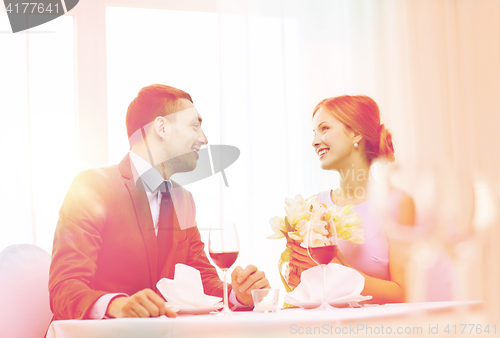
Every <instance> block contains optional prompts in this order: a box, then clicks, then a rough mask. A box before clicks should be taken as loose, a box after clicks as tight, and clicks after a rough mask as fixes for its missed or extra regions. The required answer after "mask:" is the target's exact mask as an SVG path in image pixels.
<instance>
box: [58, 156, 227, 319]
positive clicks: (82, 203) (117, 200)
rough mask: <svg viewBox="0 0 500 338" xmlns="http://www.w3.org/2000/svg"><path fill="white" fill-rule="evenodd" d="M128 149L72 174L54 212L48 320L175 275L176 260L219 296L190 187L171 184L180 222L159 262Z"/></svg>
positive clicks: (80, 313)
mask: <svg viewBox="0 0 500 338" xmlns="http://www.w3.org/2000/svg"><path fill="white" fill-rule="evenodd" d="M132 170H135V169H134V168H133V167H132V166H131V162H130V158H129V156H128V155H127V156H126V157H125V158H124V159H123V160H122V161H121V163H120V164H119V165H115V166H110V167H106V168H100V169H93V170H88V171H84V172H82V173H80V174H79V175H77V177H76V178H75V180H74V181H73V183H72V184H71V187H70V188H69V191H68V193H67V195H66V197H65V199H64V202H63V205H62V207H61V210H60V212H59V221H58V223H57V227H56V232H55V237H54V245H53V254H52V264H51V266H50V278H49V292H50V306H51V309H52V312H53V314H54V320H59V319H84V318H89V316H90V310H91V309H92V307H93V305H94V303H95V302H96V301H97V300H98V299H99V297H101V296H102V295H104V294H106V293H126V294H128V295H132V294H134V293H136V292H138V291H140V290H142V289H145V288H150V289H152V290H155V291H156V282H157V281H158V280H159V278H163V277H167V278H173V275H174V267H175V264H176V263H183V264H186V265H189V266H192V267H194V268H196V269H198V270H199V271H200V273H201V277H202V281H203V287H204V291H205V293H206V294H209V295H216V296H222V282H221V280H220V279H219V277H218V275H217V271H216V270H215V268H214V267H213V266H212V265H211V264H210V262H209V261H208V259H207V256H206V254H205V252H204V250H203V248H204V244H203V242H202V241H201V240H200V233H199V231H198V228H197V227H196V219H195V213H196V210H195V204H194V201H193V197H192V195H191V193H190V192H189V191H187V190H185V189H184V188H182V187H180V186H179V185H178V184H176V183H174V188H175V189H173V195H172V198H173V199H175V202H176V203H175V206H176V213H177V216H178V218H179V219H182V220H183V222H186V224H184V225H183V226H182V228H183V230H181V228H180V227H179V224H178V222H176V224H175V226H174V227H175V229H174V231H172V236H173V242H172V246H171V248H170V251H169V253H168V256H167V259H166V262H165V264H164V266H163V268H162V269H161V272H160V271H157V270H158V267H157V261H158V244H157V239H156V235H155V231H154V226H153V221H152V217H151V211H150V206H149V202H148V199H147V196H146V193H145V191H142V190H141V189H138V188H137V187H136V183H135V181H134V178H133V176H134V175H133V173H132Z"/></svg>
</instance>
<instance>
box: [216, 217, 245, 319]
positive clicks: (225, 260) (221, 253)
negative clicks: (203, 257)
mask: <svg viewBox="0 0 500 338" xmlns="http://www.w3.org/2000/svg"><path fill="white" fill-rule="evenodd" d="M208 252H209V254H210V257H211V258H212V260H213V262H214V263H215V264H216V265H217V266H218V267H219V268H220V269H222V272H223V274H224V308H223V309H222V311H221V312H220V313H221V314H224V315H227V314H230V313H232V311H231V309H229V305H228V292H227V269H229V268H230V267H231V266H232V265H233V264H234V262H235V261H236V258H238V254H239V252H240V246H239V241H238V232H237V231H236V226H235V225H234V223H223V224H218V225H214V226H211V227H210V232H209V235H208Z"/></svg>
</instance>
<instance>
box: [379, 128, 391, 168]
mask: <svg viewBox="0 0 500 338" xmlns="http://www.w3.org/2000/svg"><path fill="white" fill-rule="evenodd" d="M378 156H379V157H383V158H386V159H387V160H388V161H389V162H394V159H395V158H394V145H393V144H392V133H391V131H390V130H387V129H385V126H384V124H383V123H382V124H381V125H380V146H379V153H378Z"/></svg>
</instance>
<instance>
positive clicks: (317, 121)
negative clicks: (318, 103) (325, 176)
mask: <svg viewBox="0 0 500 338" xmlns="http://www.w3.org/2000/svg"><path fill="white" fill-rule="evenodd" d="M312 127H313V133H314V138H313V141H312V146H313V147H314V150H315V152H316V154H317V155H318V156H319V159H320V165H321V168H322V169H325V170H339V169H342V168H348V167H349V166H350V164H349V163H348V159H349V157H350V155H351V153H352V152H353V149H354V147H353V144H354V132H353V131H352V130H350V129H349V128H347V127H346V126H345V125H344V124H343V123H342V122H340V121H339V120H337V119H336V118H335V117H334V116H333V114H332V113H330V112H329V111H327V110H325V109H324V108H323V107H321V108H320V109H319V110H318V111H317V112H316V114H315V115H314V116H313V119H312Z"/></svg>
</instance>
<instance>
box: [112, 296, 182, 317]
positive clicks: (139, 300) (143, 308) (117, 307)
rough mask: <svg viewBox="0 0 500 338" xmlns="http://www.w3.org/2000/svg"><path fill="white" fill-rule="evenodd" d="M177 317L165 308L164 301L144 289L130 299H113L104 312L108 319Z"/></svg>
mask: <svg viewBox="0 0 500 338" xmlns="http://www.w3.org/2000/svg"><path fill="white" fill-rule="evenodd" d="M162 315H166V316H167V317H177V313H175V312H173V311H172V310H171V309H169V308H167V307H165V300H164V299H163V298H162V297H160V296H159V295H157V294H156V293H155V292H154V291H153V290H151V289H144V290H141V291H139V292H137V293H135V294H133V295H132V296H130V297H118V298H115V299H113V300H112V301H111V302H110V303H109V305H108V309H107V310H106V316H108V317H115V318H121V317H159V316H162Z"/></svg>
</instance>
